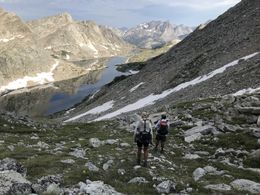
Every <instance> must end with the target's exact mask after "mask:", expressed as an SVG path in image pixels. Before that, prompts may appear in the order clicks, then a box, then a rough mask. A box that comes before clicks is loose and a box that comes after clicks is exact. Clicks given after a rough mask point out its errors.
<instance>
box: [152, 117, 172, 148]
mask: <svg viewBox="0 0 260 195" xmlns="http://www.w3.org/2000/svg"><path fill="white" fill-rule="evenodd" d="M155 128H156V130H157V131H156V144H155V147H154V150H157V148H158V146H159V144H160V145H161V153H163V152H164V144H165V141H166V135H167V134H168V132H169V122H168V120H167V119H166V115H165V114H162V115H161V119H160V120H159V121H158V122H157V123H156V125H155Z"/></svg>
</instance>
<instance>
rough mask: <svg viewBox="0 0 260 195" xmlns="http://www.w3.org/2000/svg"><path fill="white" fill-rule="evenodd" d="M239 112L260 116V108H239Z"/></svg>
mask: <svg viewBox="0 0 260 195" xmlns="http://www.w3.org/2000/svg"><path fill="white" fill-rule="evenodd" d="M237 110H238V111H239V112H240V113H243V114H254V115H260V107H237Z"/></svg>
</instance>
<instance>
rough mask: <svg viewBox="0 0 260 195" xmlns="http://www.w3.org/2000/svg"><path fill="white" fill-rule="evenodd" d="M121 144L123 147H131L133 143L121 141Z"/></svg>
mask: <svg viewBox="0 0 260 195" xmlns="http://www.w3.org/2000/svg"><path fill="white" fill-rule="evenodd" d="M120 146H121V147H130V146H131V145H130V144H129V143H121V144H120Z"/></svg>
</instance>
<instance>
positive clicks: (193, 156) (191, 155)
mask: <svg viewBox="0 0 260 195" xmlns="http://www.w3.org/2000/svg"><path fill="white" fill-rule="evenodd" d="M183 158H184V159H189V160H192V159H198V158H200V156H199V155H197V154H185V156H184V157H183Z"/></svg>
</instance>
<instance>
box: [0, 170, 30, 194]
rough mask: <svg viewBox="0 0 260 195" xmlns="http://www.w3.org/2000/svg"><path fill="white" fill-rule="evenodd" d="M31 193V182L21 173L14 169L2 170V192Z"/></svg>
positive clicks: (0, 175) (0, 187) (0, 178)
mask: <svg viewBox="0 0 260 195" xmlns="http://www.w3.org/2000/svg"><path fill="white" fill-rule="evenodd" d="M30 193H32V188H31V182H29V181H28V180H26V179H25V178H24V177H23V176H22V175H21V174H20V173H18V172H16V171H13V170H5V171H1V172H0V194H11V195H16V194H30Z"/></svg>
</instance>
